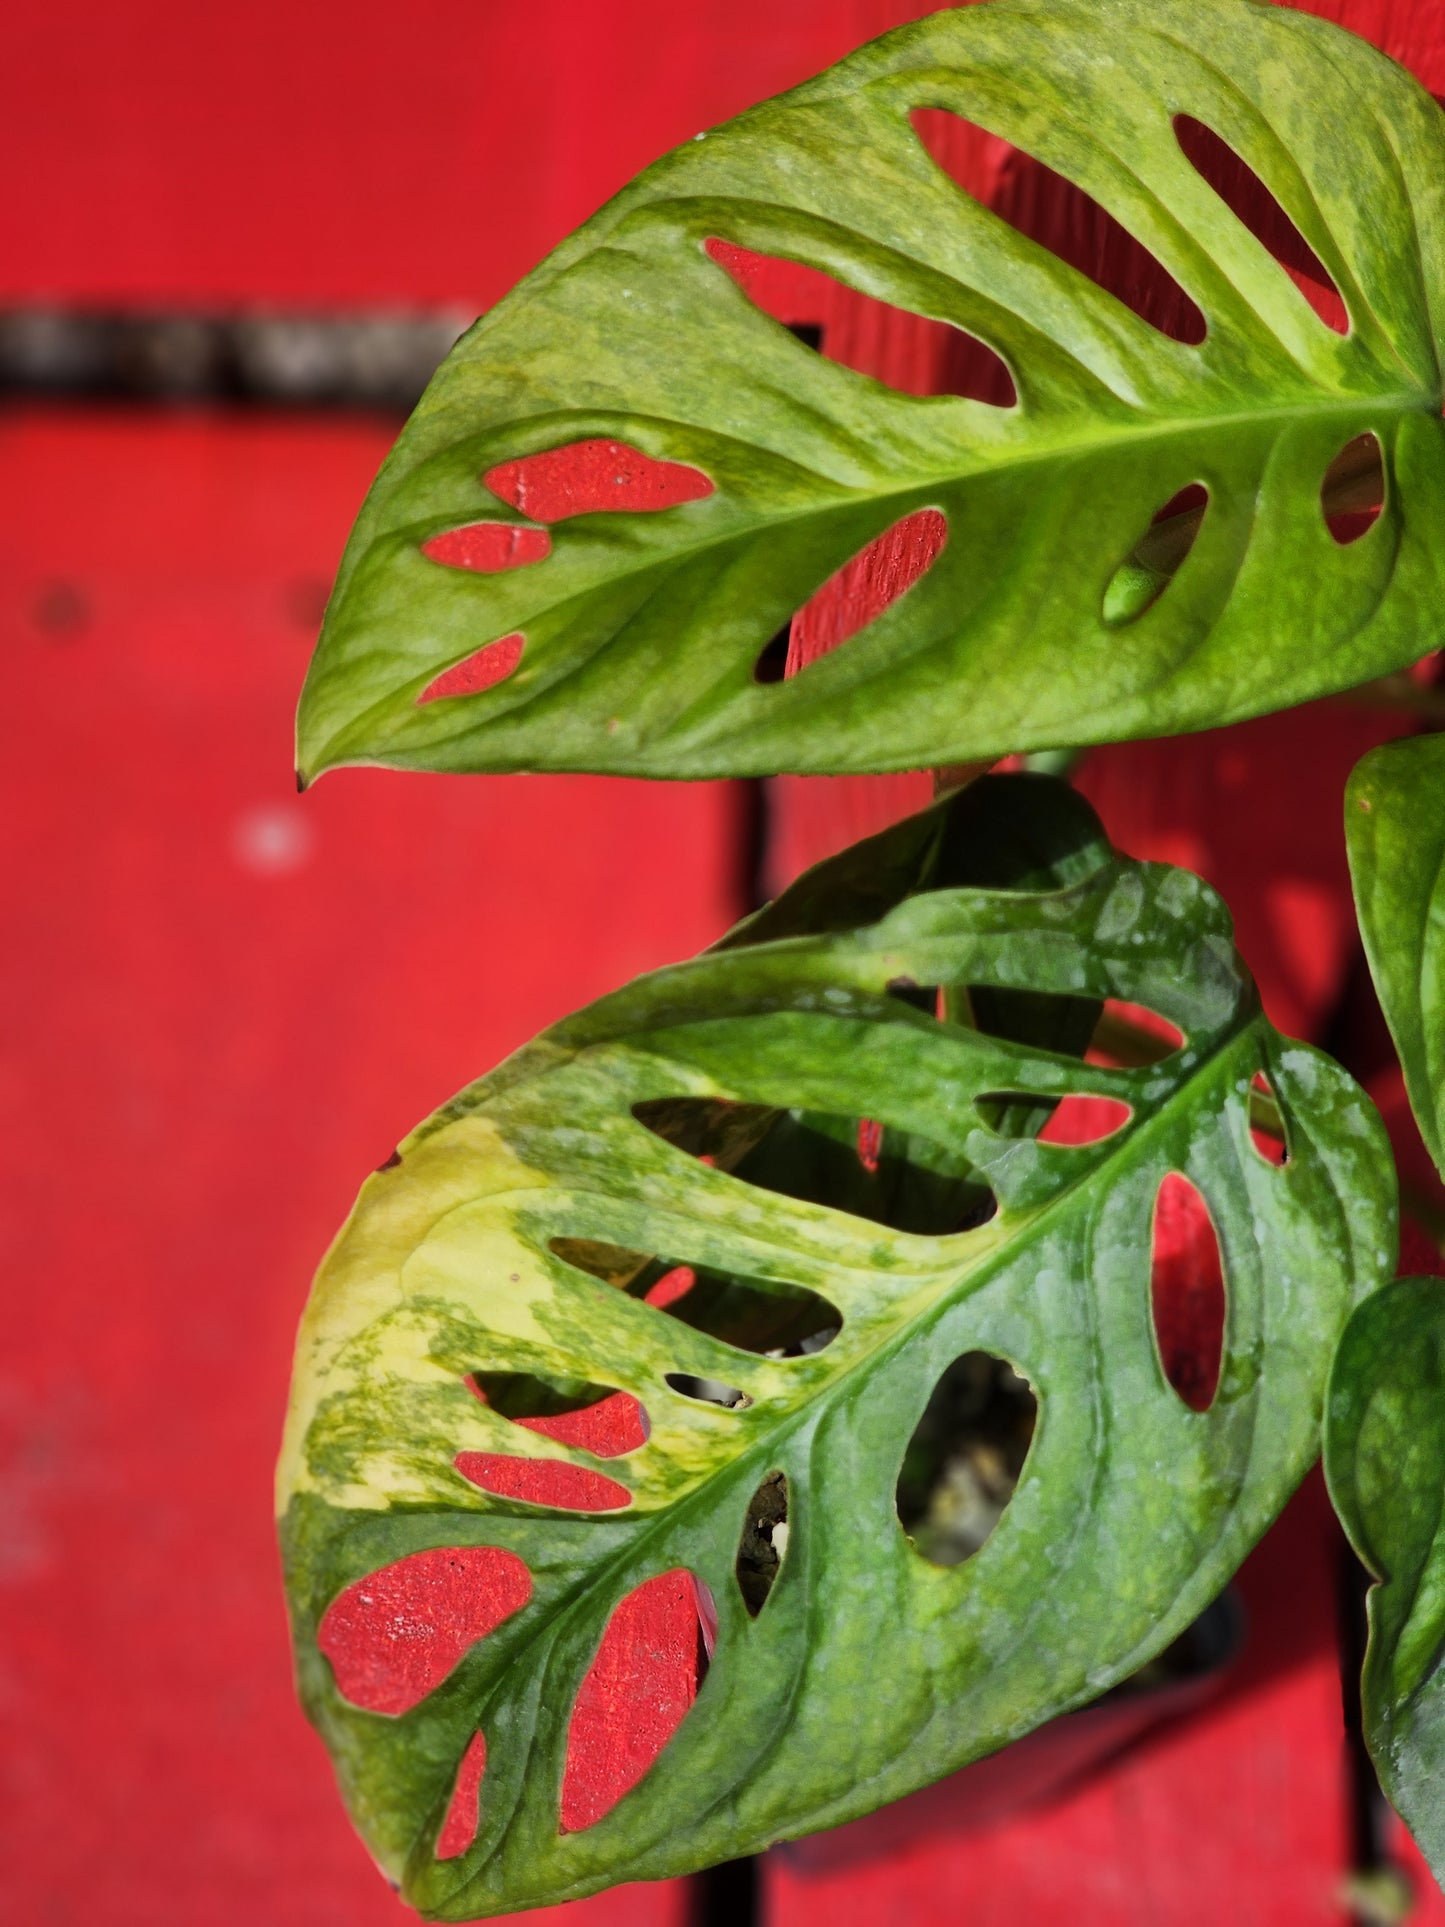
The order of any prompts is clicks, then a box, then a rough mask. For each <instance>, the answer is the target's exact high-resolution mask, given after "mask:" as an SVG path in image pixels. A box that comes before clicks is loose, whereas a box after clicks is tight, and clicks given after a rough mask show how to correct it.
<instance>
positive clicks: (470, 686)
mask: <svg viewBox="0 0 1445 1927" xmlns="http://www.w3.org/2000/svg"><path fill="white" fill-rule="evenodd" d="M526 646H527V639H526V637H525V636H522V635H515V634H514V635H510V636H500V637H498V639H497V641H496V642H489V643H486V644H485V645H484V646H483V647H482V648H480V649H477V650H475V651H474V652H473V653H472V654H471V655H470V656H465V657H463V659H462V661H461V662H454V663H453V664H452V666H451V668H450V669H444V670H443V671H442V673H441V674H440V675H439V676H438V677H436V678H435V680H434V681H432V682H429V683H428V684H427V686H426V688H425V689H424V690H423V691H422V692H421V694H420V695H419V696H418V697H417V699H416V700H417V703H418V705H420V704H422V703H435V702H440V701H442V700H443V699H444V698H446V697H450V696H479V695H480V694H481V692H482V691H483V690H484V689H493V688H495V687H496V685H497V684H498V683H499V682H505V681H506V680H507V678H508V676H510V675H511V674H512V672H513V671H514V670H515V669H516V667H517V664H518V663H519V662H520V661H521V660H522V651H523V649H525V648H526Z"/></svg>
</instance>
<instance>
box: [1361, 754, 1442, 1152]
mask: <svg viewBox="0 0 1445 1927" xmlns="http://www.w3.org/2000/svg"><path fill="white" fill-rule="evenodd" d="M1345 841H1346V845H1347V847H1348V850H1349V857H1350V876H1351V880H1352V882H1353V884H1354V890H1355V907H1356V909H1357V911H1358V913H1359V920H1360V932H1361V935H1362V936H1363V937H1364V940H1365V952H1366V955H1367V956H1368V958H1369V962H1370V971H1371V974H1372V976H1373V977H1374V980H1375V988H1376V989H1377V990H1378V992H1379V995H1380V1003H1381V1005H1382V1007H1383V1009H1384V1012H1385V1018H1386V1021H1387V1022H1388V1023H1389V1026H1390V1034H1391V1036H1392V1037H1393V1038H1394V1040H1395V1048H1396V1049H1397V1051H1398V1052H1399V1055H1400V1063H1401V1066H1402V1067H1403V1069H1404V1072H1405V1086H1406V1089H1407V1091H1408V1093H1409V1097H1410V1104H1411V1108H1412V1109H1413V1111H1414V1113H1415V1119H1416V1122H1417V1123H1418V1124H1419V1126H1420V1133H1421V1136H1422V1137H1423V1138H1424V1140H1425V1143H1426V1145H1427V1146H1428V1147H1429V1150H1430V1155H1431V1156H1432V1157H1433V1158H1434V1160H1435V1162H1436V1164H1437V1165H1438V1166H1439V1167H1440V1169H1441V1170H1442V1172H1445V737H1441V736H1417V737H1413V738H1411V739H1409V740H1408V741H1405V742H1398V743H1386V744H1384V745H1382V746H1381V747H1380V748H1379V749H1376V750H1372V751H1371V752H1370V754H1369V755H1368V756H1366V757H1364V758H1363V760H1362V761H1361V762H1360V764H1359V765H1358V767H1357V768H1356V769H1355V771H1354V773H1353V774H1352V776H1351V777H1350V781H1349V785H1348V788H1347V789H1346V792H1345Z"/></svg>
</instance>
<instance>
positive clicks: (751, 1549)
mask: <svg viewBox="0 0 1445 1927" xmlns="http://www.w3.org/2000/svg"><path fill="white" fill-rule="evenodd" d="M787 1550H788V1477H787V1474H786V1473H785V1472H769V1473H768V1475H767V1477H766V1478H765V1479H764V1480H763V1481H762V1483H761V1484H760V1485H759V1486H758V1489H757V1491H756V1492H755V1493H754V1494H753V1496H752V1497H751V1498H750V1499H749V1500H748V1509H747V1512H746V1514H745V1515H744V1518H743V1529H742V1536H741V1537H740V1538H739V1540H738V1556H737V1559H736V1561H735V1562H734V1570H735V1572H736V1573H737V1580H738V1591H739V1592H740V1593H741V1594H742V1596H743V1604H744V1606H746V1607H747V1610H748V1617H749V1618H750V1619H756V1618H757V1616H758V1614H759V1613H760V1612H761V1611H762V1610H763V1607H764V1606H766V1605H767V1603H768V1594H769V1593H770V1592H771V1591H772V1590H773V1582H774V1581H775V1580H776V1578H777V1576H778V1573H779V1571H780V1570H781V1567H782V1563H783V1560H784V1558H785V1557H786V1555H787Z"/></svg>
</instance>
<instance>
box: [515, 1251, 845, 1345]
mask: <svg viewBox="0 0 1445 1927" xmlns="http://www.w3.org/2000/svg"><path fill="white" fill-rule="evenodd" d="M549 1248H550V1250H551V1251H552V1253H553V1255H554V1256H556V1257H559V1258H561V1259H562V1260H563V1262H564V1263H566V1264H570V1265H575V1266H576V1268H577V1269H578V1270H579V1271H585V1272H588V1273H590V1275H591V1276H592V1277H594V1278H598V1279H600V1280H601V1281H602V1282H603V1283H604V1284H608V1285H615V1286H618V1287H620V1288H621V1289H622V1290H623V1291H625V1292H627V1294H628V1296H629V1297H632V1298H640V1299H642V1300H643V1301H644V1302H645V1303H646V1304H649V1305H651V1306H652V1308H653V1310H654V1311H660V1312H665V1313H666V1315H667V1316H668V1317H669V1318H675V1319H676V1320H677V1322H678V1323H679V1324H680V1325H686V1326H687V1327H688V1329H689V1330H691V1331H698V1332H704V1333H706V1335H707V1336H708V1337H709V1338H716V1339H719V1340H720V1341H721V1342H722V1343H723V1344H725V1345H733V1346H735V1347H736V1348H737V1349H738V1350H739V1351H744V1352H752V1353H753V1354H754V1355H755V1356H758V1357H764V1356H767V1357H774V1358H798V1357H802V1356H804V1355H806V1354H808V1353H811V1352H819V1351H822V1350H823V1348H824V1347H825V1346H827V1345H830V1344H831V1343H832V1341H833V1340H834V1339H835V1338H836V1337H837V1335H838V1333H839V1331H840V1330H841V1329H842V1324H843V1315H842V1313H841V1312H840V1311H839V1310H838V1308H837V1307H836V1306H835V1305H832V1304H830V1303H829V1302H828V1300H827V1299H826V1298H824V1297H823V1296H822V1295H821V1294H820V1293H818V1292H816V1291H810V1290H809V1289H808V1288H807V1287H806V1286H804V1285H794V1284H788V1283H785V1282H784V1281H782V1280H781V1279H776V1278H763V1277H760V1276H744V1275H742V1274H739V1273H737V1272H730V1271H721V1270H718V1269H716V1268H715V1267H713V1266H710V1265H703V1264H681V1263H679V1262H678V1261H677V1260H676V1259H674V1258H669V1257H666V1256H663V1255H652V1256H649V1255H647V1254H646V1253H643V1252H636V1251H632V1252H627V1251H622V1250H621V1249H620V1248H619V1247H617V1246H615V1245H595V1244H589V1243H587V1242H586V1241H585V1240H582V1239H576V1238H571V1239H564V1238H554V1239H552V1241H551V1244H550V1247H549Z"/></svg>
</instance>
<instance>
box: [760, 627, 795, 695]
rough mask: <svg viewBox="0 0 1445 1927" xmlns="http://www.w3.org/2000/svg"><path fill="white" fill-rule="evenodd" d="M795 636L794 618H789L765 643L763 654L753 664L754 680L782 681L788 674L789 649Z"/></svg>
mask: <svg viewBox="0 0 1445 1927" xmlns="http://www.w3.org/2000/svg"><path fill="white" fill-rule="evenodd" d="M792 637H793V624H792V619H791V618H789V620H788V621H787V622H785V623H784V624H783V626H782V628H781V629H779V631H778V633H777V634H776V635H775V636H772V637H770V638H769V640H768V641H767V642H766V643H765V644H764V645H763V651H762V654H761V655H760V656H759V657H758V659H757V661H756V662H755V663H754V664H753V681H754V682H762V683H770V682H782V681H784V679H785V678H786V676H787V674H788V651H789V646H790V644H791V642H792Z"/></svg>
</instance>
